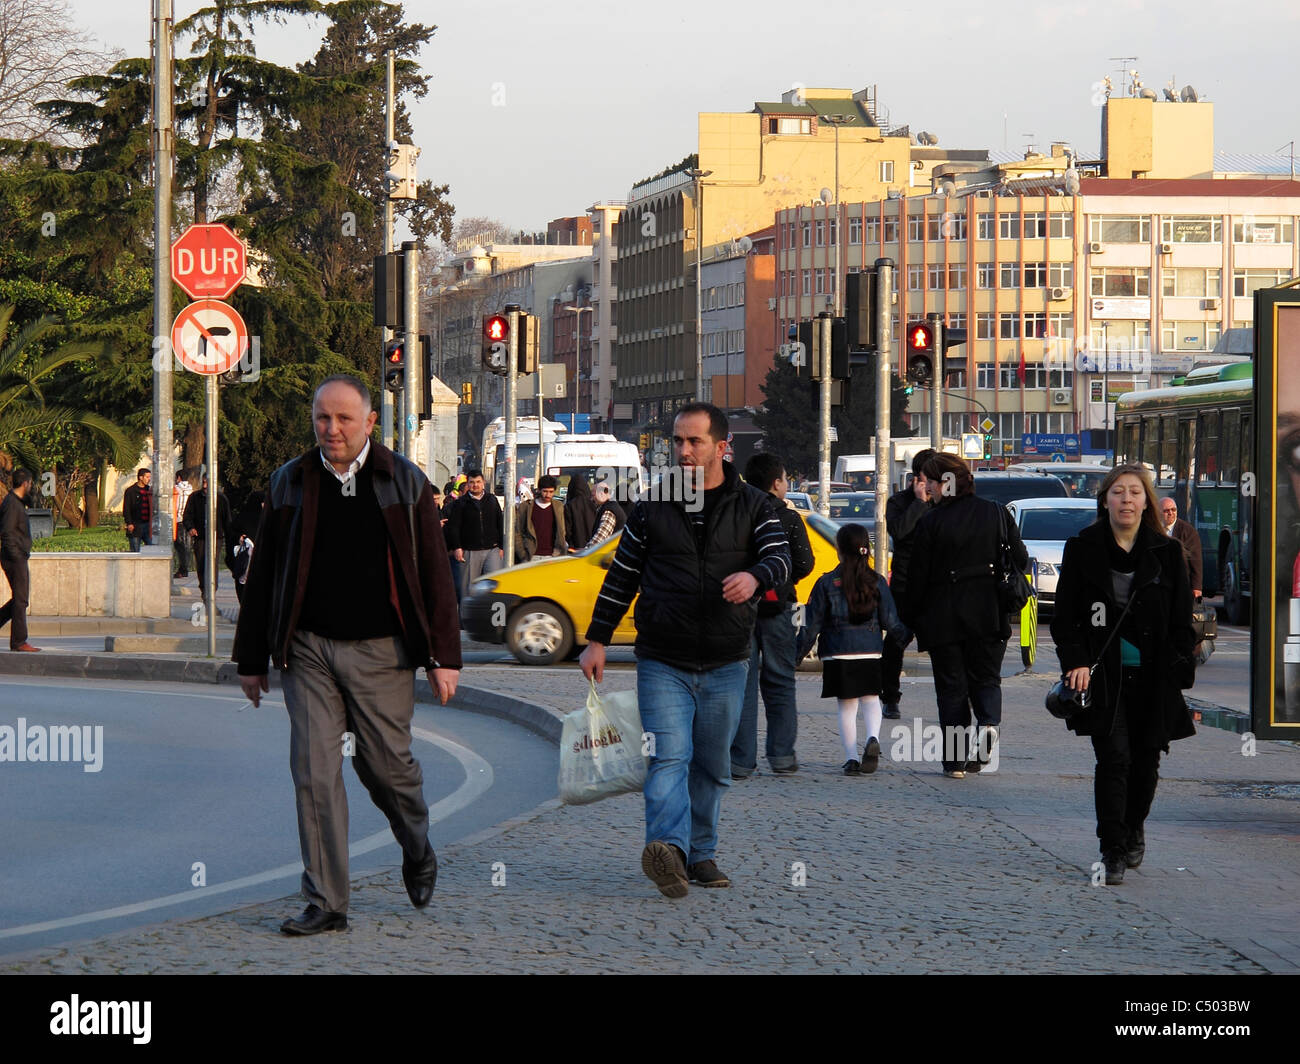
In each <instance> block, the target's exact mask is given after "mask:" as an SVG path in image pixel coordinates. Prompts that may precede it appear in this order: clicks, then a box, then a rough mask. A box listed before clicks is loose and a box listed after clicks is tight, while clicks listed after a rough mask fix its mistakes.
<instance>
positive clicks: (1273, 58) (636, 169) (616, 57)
mask: <svg viewBox="0 0 1300 1064" xmlns="http://www.w3.org/2000/svg"><path fill="white" fill-rule="evenodd" d="M67 2H68V3H69V6H70V8H71V10H72V11H73V13H74V14H75V15H76V16H77V18H78V19H79V20H80V25H81V27H82V28H84V29H85V30H87V31H89V32H90V33H92V34H93V35H95V36H96V37H98V38H99V39H100V40H101V41H103V42H104V44H105V45H106V46H108V47H112V48H119V49H122V50H123V51H124V52H126V53H127V54H129V55H147V54H148V41H149V27H150V17H151V11H152V3H151V0H109V2H107V3H105V2H104V0H67ZM174 2H175V5H176V14H177V17H178V18H179V17H184V16H185V15H188V14H190V13H192V12H193V11H195V10H198V9H199V8H200V7H201V6H203V5H201V4H199V3H195V2H192V0H174ZM1235 10H1236V11H1237V12H1240V13H1241V17H1236V16H1234V17H1233V18H1229V17H1228V14H1229V13H1230V12H1227V8H1226V7H1225V5H1223V4H1221V3H1214V4H1211V3H1210V2H1209V0H1183V2H1180V3H1174V2H1167V0H1162V2H1158V3H1151V2H1144V0H1091V2H1084V3H1078V2H1072V0H1048V2H1045V3H1042V2H1040V3H1034V4H1028V3H1024V2H1023V0H1015V2H1012V3H1006V4H999V5H988V4H982V5H976V4H974V3H971V0H927V2H926V3H925V4H924V5H917V6H912V7H907V8H906V9H905V8H904V6H903V5H893V6H891V7H886V6H885V5H883V4H871V3H867V2H864V0H847V2H846V0H818V2H817V3H813V4H810V3H796V2H793V0H689V2H686V0H654V2H648V0H642V2H640V3H635V4H634V3H610V2H592V0H565V2H564V3H540V2H537V0H472V2H471V0H455V2H450V3H436V2H432V0H410V2H408V3H407V4H406V5H405V11H406V18H407V20H408V21H418V22H422V23H424V24H426V25H428V24H433V25H436V26H437V27H438V30H437V32H436V33H435V35H434V37H433V39H432V40H431V41H430V42H429V44H428V45H427V46H426V47H425V49H424V50H423V52H422V53H421V55H420V57H419V58H420V61H421V63H422V65H423V67H424V70H425V72H426V73H427V74H430V75H432V77H433V80H432V82H431V86H430V92H429V94H428V96H426V97H425V98H424V99H423V100H421V101H417V102H415V103H414V104H413V106H412V117H413V121H414V127H415V140H416V143H417V144H418V145H419V146H420V147H421V149H422V155H421V158H420V178H421V179H422V180H423V179H425V178H431V179H432V180H434V181H435V182H436V183H439V184H443V183H446V184H449V185H450V186H451V201H452V203H453V204H454V205H455V207H456V211H457V215H458V216H460V217H471V216H487V217H493V218H499V219H500V220H502V221H504V222H505V223H506V224H507V225H509V226H510V227H512V228H518V229H527V230H538V229H543V228H544V227H545V224H546V222H547V221H548V220H550V219H552V218H558V217H563V216H567V215H574V214H582V213H583V212H585V211H586V209H587V207H589V206H590V205H591V204H592V203H593V202H595V201H597V200H601V199H623V198H626V197H627V195H628V191H629V189H630V186H631V185H632V183H633V182H634V181H638V180H641V179H642V178H645V177H648V176H650V175H651V174H654V173H657V172H659V171H660V170H662V169H664V168H665V167H666V166H668V165H671V164H673V163H676V162H677V161H678V160H680V159H681V158H682V157H683V156H685V155H688V154H690V153H691V152H693V151H694V150H695V147H696V115H697V113H698V112H700V111H732V112H742V111H749V110H750V109H752V107H753V104H754V102H755V101H757V100H776V99H779V98H780V95H781V93H782V92H784V91H786V90H788V89H789V88H790V87H791V86H792V85H794V84H796V83H798V84H802V85H805V86H817V87H821V86H828V87H839V88H851V89H855V90H857V89H861V88H864V87H865V86H868V85H875V86H876V87H877V91H878V98H879V100H880V102H881V104H883V105H884V106H885V107H887V108H888V109H889V114H890V119H891V121H892V122H893V123H895V124H908V125H910V127H911V129H912V132H913V133H916V132H918V131H919V130H922V129H924V130H928V131H930V132H932V133H934V134H936V135H937V136H938V137H939V143H940V145H941V146H943V147H948V148H989V149H1001V148H1004V147H1006V148H1012V149H1023V148H1024V147H1025V146H1027V145H1028V144H1031V143H1032V144H1033V145H1034V146H1035V147H1036V148H1038V149H1039V150H1043V151H1046V150H1047V149H1048V146H1049V145H1050V143H1051V142H1052V141H1058V140H1060V141H1067V142H1069V143H1071V144H1072V145H1073V146H1074V147H1075V148H1076V149H1077V151H1078V153H1079V157H1080V158H1083V159H1088V158H1095V157H1096V153H1097V152H1098V150H1099V147H1100V144H1099V141H1100V136H1099V129H1100V110H1099V108H1098V107H1097V105H1096V104H1095V103H1094V100H1095V99H1097V98H1098V92H1097V88H1098V86H1097V83H1098V82H1100V81H1101V79H1102V78H1103V77H1105V76H1106V75H1108V74H1109V75H1110V76H1111V77H1112V78H1113V80H1114V81H1115V83H1116V86H1117V88H1118V86H1119V84H1120V81H1121V78H1120V75H1119V73H1118V71H1119V70H1121V69H1124V68H1126V67H1127V68H1134V67H1135V68H1136V69H1138V70H1139V71H1140V72H1141V75H1142V79H1143V82H1144V83H1145V84H1146V85H1147V86H1148V87H1151V88H1154V89H1156V90H1157V91H1158V92H1159V91H1161V90H1162V89H1163V88H1164V87H1165V85H1166V84H1167V83H1168V82H1169V80H1170V79H1171V77H1172V78H1175V79H1176V81H1175V84H1176V86H1177V87H1178V88H1181V87H1182V86H1183V85H1186V84H1191V85H1193V86H1195V88H1196V89H1197V91H1198V92H1199V93H1200V96H1201V99H1203V100H1206V99H1208V100H1210V101H1212V102H1213V103H1214V104H1215V146H1216V148H1217V149H1219V150H1221V151H1235V152H1254V153H1274V152H1279V151H1280V154H1281V156H1282V157H1285V156H1286V154H1287V152H1288V151H1289V150H1290V149H1288V148H1287V147H1286V146H1285V145H1286V142H1288V141H1291V140H1293V139H1300V136H1298V134H1300V118H1297V116H1296V112H1295V110H1294V106H1293V105H1292V104H1291V102H1290V99H1289V96H1290V93H1289V88H1290V86H1289V84H1284V81H1283V79H1284V76H1285V75H1286V74H1287V73H1289V72H1290V71H1291V70H1292V69H1293V66H1294V55H1293V49H1294V45H1295V40H1296V39H1297V35H1300V4H1298V3H1296V2H1295V0H1251V2H1250V3H1249V4H1246V5H1243V6H1242V7H1241V8H1237V9H1235ZM323 32H324V23H323V20H320V21H313V20H302V19H294V20H293V22H292V25H291V26H290V27H275V26H269V27H268V28H266V29H265V30H261V31H259V32H258V34H257V36H256V44H257V49H258V54H259V56H261V57H262V58H264V59H268V60H271V61H274V62H278V63H282V64H285V65H292V64H295V63H298V62H301V61H303V60H305V59H307V58H309V57H310V55H311V54H312V53H313V52H314V51H315V50H316V48H317V47H318V46H319V43H320V38H321V35H322V34H323ZM1121 57H1129V59H1128V61H1127V62H1120V61H1119V59H1120V58H1121ZM1132 57H1136V60H1134V59H1133V58H1132Z"/></svg>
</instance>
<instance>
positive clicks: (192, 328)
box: [172, 299, 248, 376]
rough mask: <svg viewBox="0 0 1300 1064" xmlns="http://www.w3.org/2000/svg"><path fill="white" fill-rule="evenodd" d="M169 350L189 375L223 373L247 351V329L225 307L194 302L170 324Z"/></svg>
mask: <svg viewBox="0 0 1300 1064" xmlns="http://www.w3.org/2000/svg"><path fill="white" fill-rule="evenodd" d="M172 351H174V352H175V353H176V357H177V358H178V359H180V363H181V365H182V366H184V367H185V368H186V369H187V370H189V371H190V372H191V373H201V374H204V375H205V376H215V375H216V374H219V373H225V372H226V371H227V370H231V369H234V367H235V366H236V365H238V364H239V361H240V359H241V358H243V357H244V355H245V353H246V352H247V351H248V326H247V325H245V324H244V319H243V318H241V317H240V316H239V312H238V311H237V310H235V308H234V307H232V306H230V305H229V304H227V303H222V302H221V301H220V300H217V299H200V300H196V301H195V302H193V303H191V304H190V305H189V306H188V307H186V308H185V309H184V310H182V311H181V312H180V313H179V314H177V315H176V320H175V321H174V322H173V323H172Z"/></svg>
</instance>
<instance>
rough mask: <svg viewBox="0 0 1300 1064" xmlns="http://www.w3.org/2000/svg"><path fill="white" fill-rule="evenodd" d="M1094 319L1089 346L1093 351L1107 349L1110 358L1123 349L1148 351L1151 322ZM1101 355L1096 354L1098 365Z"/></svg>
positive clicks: (1149, 347) (1149, 348)
mask: <svg viewBox="0 0 1300 1064" xmlns="http://www.w3.org/2000/svg"><path fill="white" fill-rule="evenodd" d="M1104 325H1105V327H1104V328H1103V323H1102V322H1099V321H1094V322H1093V323H1092V338H1091V341H1090V346H1091V347H1092V349H1093V350H1094V351H1097V352H1102V351H1107V350H1109V351H1110V352H1111V357H1112V360H1113V359H1114V356H1115V355H1116V354H1118V353H1123V352H1125V351H1150V350H1151V323H1150V322H1149V321H1143V320H1138V321H1120V320H1113V321H1107V322H1105V323H1104ZM1101 361H1102V360H1101V356H1100V354H1099V355H1098V363H1097V364H1098V366H1100V365H1101Z"/></svg>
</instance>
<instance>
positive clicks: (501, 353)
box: [483, 314, 510, 373]
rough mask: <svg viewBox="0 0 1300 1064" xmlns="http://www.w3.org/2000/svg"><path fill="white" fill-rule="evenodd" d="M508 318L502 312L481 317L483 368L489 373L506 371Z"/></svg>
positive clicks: (508, 335) (508, 337)
mask: <svg viewBox="0 0 1300 1064" xmlns="http://www.w3.org/2000/svg"><path fill="white" fill-rule="evenodd" d="M509 340H510V319H509V318H507V317H506V316H505V315H504V314H489V315H487V316H486V317H484V319H483V368H484V369H486V370H487V371H488V372H490V373H506V372H507V369H506V362H507V360H508V358H509V353H508V347H509Z"/></svg>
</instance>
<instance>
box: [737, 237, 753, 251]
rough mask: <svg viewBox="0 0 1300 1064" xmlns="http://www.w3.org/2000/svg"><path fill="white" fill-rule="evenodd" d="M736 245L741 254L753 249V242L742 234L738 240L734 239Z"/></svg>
mask: <svg viewBox="0 0 1300 1064" xmlns="http://www.w3.org/2000/svg"><path fill="white" fill-rule="evenodd" d="M736 247H738V248H740V252H741V254H742V255H748V254H749V253H750V252H751V251H753V250H754V242H753V241H752V240H750V239H749V237H747V236H742V237H741V238H740V239H739V240H737V241H736Z"/></svg>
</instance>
